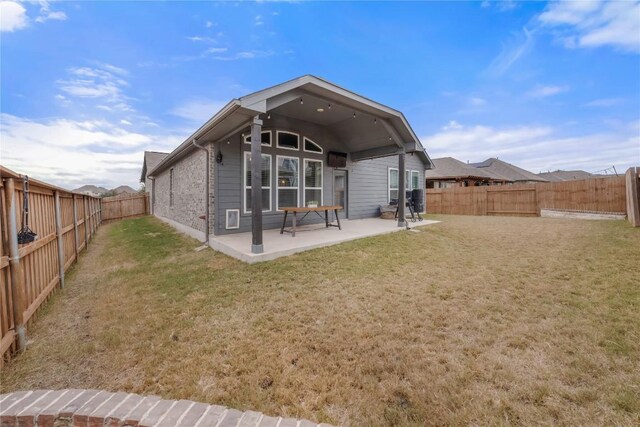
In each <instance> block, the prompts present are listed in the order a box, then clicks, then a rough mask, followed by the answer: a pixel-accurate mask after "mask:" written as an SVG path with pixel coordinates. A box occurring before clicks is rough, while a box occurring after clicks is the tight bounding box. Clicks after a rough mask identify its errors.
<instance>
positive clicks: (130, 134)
mask: <svg viewBox="0 0 640 427" xmlns="http://www.w3.org/2000/svg"><path fill="white" fill-rule="evenodd" d="M0 119H1V121H2V129H1V133H0V141H1V144H0V150H1V151H0V154H1V156H0V157H2V164H3V165H4V166H7V167H9V168H11V169H14V170H16V171H17V172H20V173H26V174H29V175H30V176H33V177H34V178H38V179H42V180H44V181H47V182H51V183H53V184H56V185H59V186H61V187H65V188H69V189H72V188H76V187H78V186H80V185H83V184H90V183H93V184H100V185H105V186H107V187H109V188H112V187H115V186H118V185H121V184H126V185H130V186H131V187H133V188H137V186H138V178H139V176H140V170H141V168H142V156H143V152H144V150H146V149H153V150H160V151H170V150H172V149H173V148H175V147H176V146H177V145H178V144H179V143H180V142H181V141H182V138H180V137H176V136H172V135H162V134H160V135H148V134H143V133H138V132H134V131H128V130H125V129H123V128H121V127H120V126H118V125H115V124H112V123H110V122H106V121H104V120H85V121H77V120H70V119H53V120H42V121H38V120H29V119H26V118H22V117H17V116H13V115H9V114H2V115H0Z"/></svg>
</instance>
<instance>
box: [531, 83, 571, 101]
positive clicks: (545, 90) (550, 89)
mask: <svg viewBox="0 0 640 427" xmlns="http://www.w3.org/2000/svg"><path fill="white" fill-rule="evenodd" d="M568 90H569V87H568V86H543V85H537V86H536V87H534V88H533V89H531V90H530V91H529V92H527V94H526V95H527V96H528V97H529V98H546V97H548V96H553V95H557V94H559V93H562V92H566V91H568Z"/></svg>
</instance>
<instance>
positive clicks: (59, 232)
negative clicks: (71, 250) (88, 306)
mask: <svg viewBox="0 0 640 427" xmlns="http://www.w3.org/2000/svg"><path fill="white" fill-rule="evenodd" d="M55 203H56V211H55V214H56V240H57V241H58V268H59V271H60V273H59V274H60V289H62V288H64V242H63V241H62V212H61V210H60V192H59V191H58V190H56V192H55Z"/></svg>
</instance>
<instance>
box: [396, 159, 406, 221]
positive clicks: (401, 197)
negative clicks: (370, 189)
mask: <svg viewBox="0 0 640 427" xmlns="http://www.w3.org/2000/svg"><path fill="white" fill-rule="evenodd" d="M404 156H405V154H404V151H403V152H401V153H400V154H398V175H399V176H398V227H406V225H407V222H406V221H407V219H406V215H405V211H404V209H405V205H406V204H407V197H406V193H405V192H406V191H407V184H406V182H405V181H406V173H405V170H406V168H405V165H404V163H405V158H404Z"/></svg>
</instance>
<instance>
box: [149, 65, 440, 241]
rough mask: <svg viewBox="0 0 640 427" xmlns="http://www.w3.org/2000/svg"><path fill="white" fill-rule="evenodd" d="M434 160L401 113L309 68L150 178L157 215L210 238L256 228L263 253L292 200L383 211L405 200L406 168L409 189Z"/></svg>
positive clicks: (225, 120) (211, 123) (228, 113)
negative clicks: (269, 232) (266, 235)
mask: <svg viewBox="0 0 640 427" xmlns="http://www.w3.org/2000/svg"><path fill="white" fill-rule="evenodd" d="M252 137H253V138H255V140H253V139H252ZM259 140H260V141H259ZM254 157H258V158H260V162H259V164H253V162H252V159H253V158H254ZM146 160H147V157H146V155H145V162H146ZM431 166H432V164H431V160H430V159H429V157H428V156H427V153H426V152H425V150H424V148H423V147H422V145H421V144H420V141H419V140H418V137H417V136H416V135H415V133H414V132H413V130H412V129H411V127H410V126H409V123H408V122H407V120H406V119H405V117H404V115H403V114H402V113H401V112H399V111H397V110H394V109H392V108H389V107H386V106H384V105H382V104H379V103H377V102H374V101H372V100H370V99H367V98H365V97H362V96H360V95H357V94H355V93H353V92H350V91H348V90H346V89H343V88H341V87H339V86H337V85H335V84H332V83H330V82H328V81H326V80H323V79H320V78H317V77H314V76H310V75H307V76H303V77H300V78H297V79H294V80H290V81H288V82H285V83H282V84H279V85H277V86H273V87H271V88H268V89H265V90H261V91H259V92H255V93H252V94H250V95H247V96H244V97H241V98H239V99H233V100H232V101H231V102H229V103H228V104H227V105H226V106H225V107H223V108H222V110H220V111H219V112H218V113H216V114H215V115H214V116H213V117H212V118H211V119H210V120H208V121H207V122H206V123H205V124H204V125H202V126H201V127H200V128H199V129H198V130H197V131H195V132H194V133H193V134H192V135H191V136H190V137H189V138H187V139H186V140H185V141H184V142H183V143H182V144H181V145H180V146H179V147H177V148H176V149H175V150H174V151H173V152H171V153H170V154H169V155H168V156H166V157H165V158H164V159H163V160H162V161H160V163H159V164H158V165H157V166H156V167H154V168H150V167H149V165H148V164H146V169H144V170H143V174H142V178H145V179H151V180H152V181H153V184H152V188H153V190H152V194H153V197H152V204H153V212H154V214H155V215H156V216H158V217H160V218H162V219H164V220H166V221H167V222H169V223H170V224H172V225H173V226H175V227H176V228H178V229H180V230H182V231H184V232H187V233H189V234H191V235H193V236H194V237H197V238H201V239H205V240H206V239H208V238H209V236H211V235H221V234H228V233H239V232H249V231H251V232H252V246H251V249H252V251H253V252H254V253H261V252H262V250H263V249H262V230H263V228H264V229H268V228H278V227H280V226H281V224H282V220H283V213H282V211H281V208H282V207H290V206H307V205H309V204H311V203H313V202H316V203H318V204H321V205H341V206H343V207H344V209H343V210H342V213H341V215H342V216H344V217H345V218H348V219H359V218H367V217H375V216H378V215H379V207H380V205H385V204H387V203H388V202H389V200H390V199H398V198H400V199H401V200H402V199H403V197H404V194H403V193H404V192H403V191H399V181H400V179H399V177H400V176H402V175H403V174H404V176H406V189H407V190H409V189H424V182H425V181H424V171H425V169H430V168H431ZM252 171H255V172H257V173H258V174H259V175H260V179H257V180H252V179H251V175H252ZM254 205H255V206H262V210H261V211H259V212H252V206H254ZM312 216H314V217H315V215H310V216H309V218H308V219H310V218H311V217H312ZM317 220H320V219H319V218H317ZM399 221H401V222H403V221H404V219H400V220H399Z"/></svg>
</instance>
